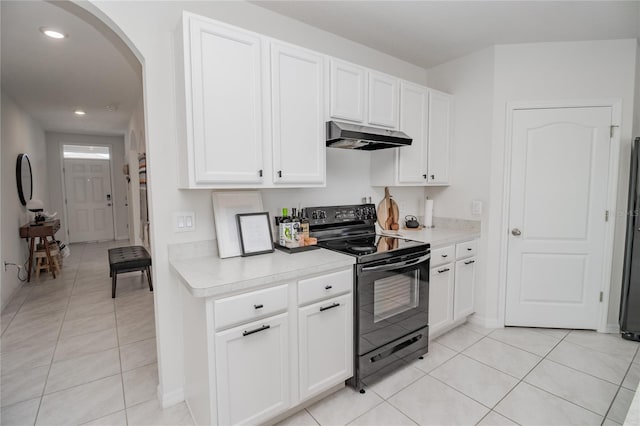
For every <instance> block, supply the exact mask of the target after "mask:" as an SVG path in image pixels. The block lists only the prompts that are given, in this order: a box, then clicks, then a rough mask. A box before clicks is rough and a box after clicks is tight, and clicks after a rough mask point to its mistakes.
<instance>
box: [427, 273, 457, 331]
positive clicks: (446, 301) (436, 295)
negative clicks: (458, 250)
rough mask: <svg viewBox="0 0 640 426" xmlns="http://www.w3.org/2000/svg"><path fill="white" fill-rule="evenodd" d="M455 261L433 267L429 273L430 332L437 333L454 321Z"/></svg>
mask: <svg viewBox="0 0 640 426" xmlns="http://www.w3.org/2000/svg"><path fill="white" fill-rule="evenodd" d="M453 268H454V266H453V263H447V264H445V265H442V266H438V267H437V268H431V271H430V273H429V333H430V334H436V333H437V332H438V331H440V330H442V329H443V328H445V327H447V326H448V325H449V324H451V323H452V322H453V289H454V282H453V278H454V273H453V272H454V271H453Z"/></svg>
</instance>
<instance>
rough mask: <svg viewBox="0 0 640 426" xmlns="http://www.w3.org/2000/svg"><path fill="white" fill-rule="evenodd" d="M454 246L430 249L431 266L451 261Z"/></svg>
mask: <svg viewBox="0 0 640 426" xmlns="http://www.w3.org/2000/svg"><path fill="white" fill-rule="evenodd" d="M454 254H455V248H454V246H446V247H441V248H439V249H434V250H431V266H432V267H433V266H440V265H444V264H445V263H449V262H452V261H453V256H454Z"/></svg>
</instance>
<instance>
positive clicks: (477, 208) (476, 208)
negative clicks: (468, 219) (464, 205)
mask: <svg viewBox="0 0 640 426" xmlns="http://www.w3.org/2000/svg"><path fill="white" fill-rule="evenodd" d="M471 214H474V215H476V216H480V215H481V214H482V201H480V200H473V201H472V202H471Z"/></svg>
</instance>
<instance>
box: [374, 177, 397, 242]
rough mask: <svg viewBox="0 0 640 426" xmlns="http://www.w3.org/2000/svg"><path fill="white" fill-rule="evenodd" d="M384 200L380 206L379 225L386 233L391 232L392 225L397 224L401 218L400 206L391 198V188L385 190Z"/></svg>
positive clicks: (378, 212) (378, 213)
mask: <svg viewBox="0 0 640 426" xmlns="http://www.w3.org/2000/svg"><path fill="white" fill-rule="evenodd" d="M384 195H385V196H384V198H383V199H382V201H380V204H378V211H377V215H378V225H380V227H381V228H382V229H384V230H386V231H389V230H391V225H392V224H397V223H398V220H399V218H400V209H398V204H397V203H396V202H395V201H394V200H393V198H391V194H390V193H389V188H386V187H385V188H384Z"/></svg>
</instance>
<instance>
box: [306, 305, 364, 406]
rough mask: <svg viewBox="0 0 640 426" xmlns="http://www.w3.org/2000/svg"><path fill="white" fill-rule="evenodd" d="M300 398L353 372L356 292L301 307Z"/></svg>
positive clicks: (325, 387) (320, 390) (320, 389)
mask: <svg viewBox="0 0 640 426" xmlns="http://www.w3.org/2000/svg"><path fill="white" fill-rule="evenodd" d="M298 318H299V323H298V327H299V337H298V339H299V345H300V349H299V353H300V398H301V399H307V398H308V397H310V396H312V395H315V394H318V393H319V392H322V391H323V390H326V389H329V388H330V387H332V386H335V385H336V384H338V383H340V382H342V381H344V380H346V379H347V378H349V377H351V375H352V374H353V309H352V295H351V293H350V294H347V295H344V296H341V297H336V298H333V299H328V300H325V301H323V302H320V303H315V304H313V305H309V306H306V307H304V308H300V309H299V310H298Z"/></svg>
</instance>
